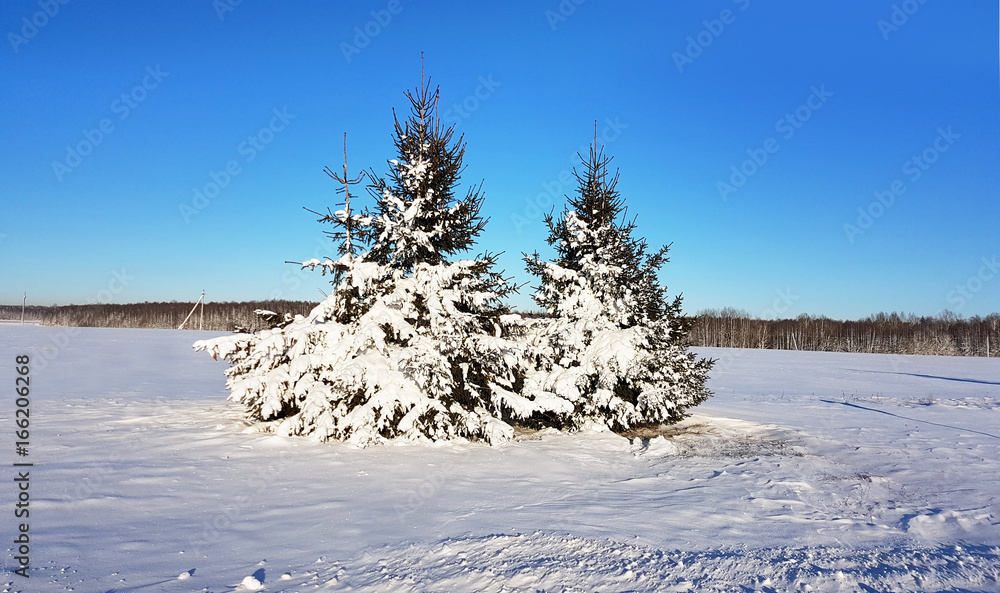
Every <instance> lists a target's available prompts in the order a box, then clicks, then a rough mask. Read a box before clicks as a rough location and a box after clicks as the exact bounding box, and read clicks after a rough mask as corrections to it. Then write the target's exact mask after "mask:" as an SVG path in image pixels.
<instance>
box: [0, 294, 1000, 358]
mask: <svg viewBox="0 0 1000 593" xmlns="http://www.w3.org/2000/svg"><path fill="white" fill-rule="evenodd" d="M193 306H194V303H176V302H174V303H135V304H127V305H111V304H98V305H66V306H52V307H38V306H31V307H27V309H25V319H27V320H36V321H40V322H41V323H42V324H43V325H59V326H80V327H132V328H140V327H146V328H176V327H177V326H179V325H180V324H181V322H182V321H184V318H185V317H187V315H188V313H190V312H191V308H192V307H193ZM315 306H316V303H314V302H309V301H256V302H244V303H229V302H226V303H206V304H205V317H204V325H203V326H202V327H203V328H204V329H206V330H211V331H233V330H235V329H237V328H243V329H245V330H249V331H256V330H258V329H263V328H265V327H268V325H267V322H266V321H265V320H264V319H262V318H261V317H260V316H259V315H256V314H254V311H255V310H257V309H264V310H267V311H273V312H275V313H278V314H285V313H288V314H291V315H293V316H294V315H307V314H308V313H309V311H311V310H312V308H313V307H315ZM523 315H525V316H526V317H542V318H543V317H545V315H543V314H540V313H530V312H529V313H523ZM20 318H21V306H20V305H0V320H17V319H20ZM200 321H201V307H200V305H199V307H198V309H196V310H195V312H194V314H193V315H192V316H191V319H190V320H188V322H187V325H185V329H198V327H199V322H200ZM692 321H693V322H694V323H693V326H692V329H691V333H690V334H689V338H690V340H691V345H693V346H714V347H724V348H765V349H780V350H820V351H826V352H868V353H884V354H944V355H950V356H1000V314H998V313H993V314H991V315H988V316H986V317H970V318H968V319H966V318H959V317H957V316H955V315H954V314H950V313H947V312H945V313H943V314H941V315H938V316H936V317H918V316H916V315H908V314H900V313H888V314H886V313H879V314H878V315H872V316H870V317H868V318H866V319H862V320H858V321H838V320H834V319H829V318H827V317H812V316H809V315H800V316H799V317H797V318H795V319H775V320H768V319H758V318H754V317H753V316H751V315H750V314H749V313H747V312H746V311H740V310H737V309H722V310H708V311H702V312H700V313H698V314H697V315H695V316H693V317H692Z"/></svg>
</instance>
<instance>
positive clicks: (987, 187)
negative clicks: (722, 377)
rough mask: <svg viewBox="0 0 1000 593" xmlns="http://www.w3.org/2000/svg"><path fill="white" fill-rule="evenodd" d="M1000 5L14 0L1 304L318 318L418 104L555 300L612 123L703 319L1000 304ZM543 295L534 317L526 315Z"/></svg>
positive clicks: (5, 111) (634, 202) (1, 120)
mask: <svg viewBox="0 0 1000 593" xmlns="http://www.w3.org/2000/svg"><path fill="white" fill-rule="evenodd" d="M997 23H998V4H997V2H995V1H993V0H989V1H986V0H969V1H963V2H951V1H946V0H905V1H899V0H896V1H895V2H893V1H890V0H885V1H873V0H843V1H841V2H822V3H815V2H798V1H792V0H779V1H772V2H763V1H761V0H736V1H734V0H714V1H712V2H707V1H706V2H634V3H632V2H630V3H618V2H606V1H601V0H562V2H559V1H557V0H548V1H546V0H541V1H537V2H528V1H518V0H511V1H507V2H462V3H458V2H413V1H412V0H391V1H389V0H375V1H361V2H333V1H322V2H321V1H301V2H296V1H290V2H282V3H278V2H264V1H261V0H243V1H242V2H238V1H237V0H216V1H214V2H213V0H176V1H171V2H153V1H150V0H134V1H130V2H109V1H93V2H83V1H80V0H41V1H39V0H30V1H29V0H4V1H3V3H2V4H0V32H2V33H3V34H4V44H3V47H0V73H2V84H0V201H2V210H0V303H5V304H13V303H20V301H21V295H22V293H24V292H27V293H28V300H29V302H30V303H34V304H43V305H49V304H69V303H86V302H95V301H99V302H117V303H124V302H141V301H163V300H166V301H169V300H178V301H193V300H194V299H196V298H198V296H199V294H200V293H201V291H202V290H203V289H204V290H206V291H207V296H208V299H209V300H213V301H224V300H251V299H253V300H256V299H266V298H275V297H276V298H285V299H305V300H319V299H320V298H321V295H320V292H319V291H320V290H323V291H328V290H329V284H328V278H323V277H321V276H319V274H318V273H310V272H299V271H297V269H296V267H295V266H292V265H289V264H286V263H284V262H285V261H286V260H299V261H301V260H303V259H308V258H310V257H313V256H323V255H331V254H333V252H334V250H333V246H332V243H330V242H329V241H328V240H327V239H325V236H324V234H323V231H324V230H328V229H326V228H324V227H323V226H322V225H319V224H317V223H316V222H315V221H314V217H313V216H312V215H311V214H309V213H307V212H305V211H304V210H303V209H302V208H303V207H308V208H310V209H313V210H323V209H325V208H326V207H327V206H328V205H329V206H332V205H333V204H334V203H335V201H336V195H335V194H334V189H335V186H334V184H333V183H332V182H331V181H330V180H329V179H328V178H327V177H326V176H325V175H324V174H323V172H322V169H323V167H324V166H327V165H329V166H331V167H335V168H339V166H340V165H341V163H342V152H341V145H342V136H343V134H344V133H345V132H346V133H347V134H348V150H349V161H350V162H349V165H350V169H351V172H352V173H353V172H357V171H359V170H360V169H362V168H366V169H367V168H369V167H371V168H374V170H375V171H376V172H379V173H384V172H385V171H386V170H387V167H386V163H385V161H386V160H387V159H389V158H393V157H394V156H395V155H394V154H393V151H392V144H391V132H392V110H393V109H394V108H395V109H405V108H406V106H407V104H406V102H405V99H404V97H403V91H404V90H406V89H408V88H412V87H414V86H416V85H417V84H419V81H420V52H424V54H425V56H426V70H427V73H428V74H429V75H430V76H431V77H432V79H433V82H434V83H435V84H436V85H440V87H441V95H442V101H443V103H442V110H443V111H442V113H443V115H444V116H445V117H446V118H447V119H449V120H450V121H451V122H453V123H457V124H458V128H457V130H458V132H460V133H463V134H465V140H466V142H467V143H468V148H467V151H466V165H467V169H466V172H465V176H464V178H463V182H467V183H478V182H480V181H482V182H483V187H484V190H485V195H486V203H485V208H484V213H485V214H486V215H487V216H489V217H490V223H489V225H488V226H487V229H486V232H485V234H484V235H483V237H482V239H481V243H480V246H481V247H482V249H484V250H490V251H504V252H505V255H504V256H503V257H502V260H501V261H502V264H503V267H504V268H505V269H506V271H507V272H508V274H510V275H512V276H513V277H514V278H515V279H516V281H517V282H518V283H526V282H530V281H531V279H532V278H531V277H530V276H529V275H527V273H526V272H525V271H524V268H523V264H522V262H521V260H520V252H522V251H532V250H534V249H539V250H540V251H541V252H542V253H546V250H545V247H546V246H545V244H544V237H545V233H544V229H543V225H542V222H541V215H540V212H546V211H548V210H549V209H550V208H552V207H553V205H554V206H556V207H559V208H561V205H562V204H563V201H564V198H563V195H564V194H565V193H567V192H570V191H571V190H572V187H571V185H570V184H568V183H566V180H567V175H568V172H569V171H570V170H571V168H572V167H573V165H574V164H575V162H576V156H575V153H576V152H577V151H578V150H580V149H581V148H582V147H585V146H586V144H587V143H588V141H589V140H590V138H592V136H593V133H594V121H595V120H596V121H597V122H598V134H599V135H600V136H601V137H602V138H603V139H604V143H605V144H606V147H607V151H608V152H609V153H610V154H611V155H613V156H614V157H615V160H614V164H615V165H616V166H617V167H619V168H620V171H621V181H620V184H619V188H620V190H621V191H622V194H623V195H624V197H625V199H626V201H627V203H628V205H629V213H630V215H635V216H636V217H637V221H638V225H639V233H640V234H642V235H644V236H646V237H647V238H648V241H649V242H650V244H652V245H654V246H655V245H660V244H665V243H671V242H672V243H673V248H672V250H671V262H670V263H668V264H667V265H666V266H665V267H664V270H663V274H662V280H663V282H664V283H665V284H666V285H667V286H668V287H669V290H670V292H671V294H676V293H679V292H681V293H683V294H684V296H685V310H686V311H687V312H690V313H694V312H697V311H699V310H701V309H704V308H716V307H726V306H731V307H737V308H741V309H746V310H747V311H749V312H750V313H752V314H754V315H759V316H762V317H774V316H781V317H787V316H795V315H798V314H800V313H810V314H825V315H828V316H831V317H835V318H857V317H862V316H866V315H868V314H871V313H875V312H878V311H906V312H913V313H917V314H921V315H924V314H926V315H932V314H937V313H939V312H940V311H942V310H943V309H946V308H947V309H950V310H952V311H955V312H957V313H960V314H962V315H965V316H972V315H976V314H979V315H983V314H986V313H989V312H993V311H997V310H1000V269H997V268H998V264H997V262H998V261H1000V240H998V232H997V229H998V222H1000V205H998V199H997V198H998V192H997V188H998V187H1000V142H998V140H1000V135H998V133H1000V117H998V116H1000V81H998V71H1000V68H998V46H1000V44H998V32H997V31H998V28H997ZM529 295H530V284H529V285H528V286H526V287H525V288H524V289H522V292H521V295H520V296H518V297H516V298H515V299H514V301H513V302H514V304H516V305H518V306H521V307H528V306H530V305H531V301H530V296H529Z"/></svg>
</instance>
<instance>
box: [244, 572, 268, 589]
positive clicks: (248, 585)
mask: <svg viewBox="0 0 1000 593" xmlns="http://www.w3.org/2000/svg"><path fill="white" fill-rule="evenodd" d="M263 588H264V583H262V582H260V581H259V580H257V577H255V576H253V575H247V576H246V577H244V578H243V582H242V583H240V589H244V590H246V591H260V590H261V589H263Z"/></svg>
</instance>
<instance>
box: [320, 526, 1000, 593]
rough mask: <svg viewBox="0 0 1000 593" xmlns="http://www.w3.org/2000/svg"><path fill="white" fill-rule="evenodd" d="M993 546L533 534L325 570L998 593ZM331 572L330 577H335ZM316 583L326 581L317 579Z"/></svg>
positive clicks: (377, 575)
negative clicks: (702, 542) (679, 546)
mask: <svg viewBox="0 0 1000 593" xmlns="http://www.w3.org/2000/svg"><path fill="white" fill-rule="evenodd" d="M998 567H1000V548H995V547H993V548H987V547H976V548H972V547H969V548H963V547H960V546H942V547H938V548H918V549H900V548H889V549H850V548H838V547H804V548H764V549H754V548H746V547H742V548H723V549H715V550H708V551H700V552H681V551H666V550H656V549H653V548H647V547H643V546H638V545H631V544H623V543H619V542H614V541H608V540H595V539H585V538H580V537H574V536H566V535H555V534H545V533H534V534H531V535H493V536H488V537H481V538H466V539H450V540H446V541H443V542H438V543H435V544H415V545H411V546H408V547H386V548H382V549H379V550H373V551H369V552H366V553H365V554H364V555H362V556H361V557H360V558H359V559H358V560H356V561H355V563H353V564H350V563H348V564H346V565H344V566H343V567H341V566H337V567H333V568H331V569H330V574H329V575H325V576H326V577H327V578H330V577H336V579H337V580H336V581H335V582H336V583H337V586H338V587H343V588H346V587H352V588H353V589H352V590H354V591H394V592H398V593H407V592H411V591H412V592H417V591H452V590H463V591H482V592H497V593H499V592H500V591H566V592H568V591H635V592H641V591H689V590H691V591H734V590H738V588H739V587H742V588H743V589H740V590H748V591H750V590H764V591H773V590H777V591H791V590H795V591H859V590H864V591H869V590H878V591H914V592H918V591H940V590H953V589H957V590H969V589H970V588H972V589H975V590H991V591H992V590H1000V583H998V579H1000V568H998ZM334 573H335V574H334ZM319 580H323V577H322V576H320V579H319Z"/></svg>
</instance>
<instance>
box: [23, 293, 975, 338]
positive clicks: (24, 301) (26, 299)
mask: <svg viewBox="0 0 1000 593" xmlns="http://www.w3.org/2000/svg"><path fill="white" fill-rule="evenodd" d="M27 302H28V293H24V300H22V301H21V325H24V305H25V304H27ZM987 349H988V348H987Z"/></svg>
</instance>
